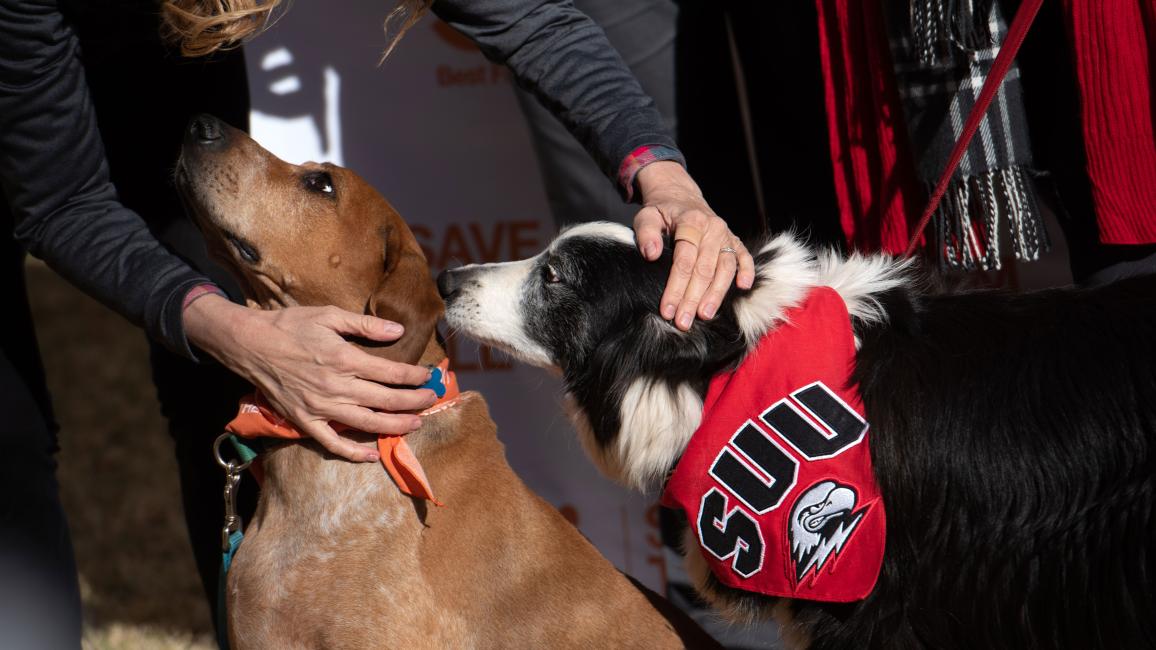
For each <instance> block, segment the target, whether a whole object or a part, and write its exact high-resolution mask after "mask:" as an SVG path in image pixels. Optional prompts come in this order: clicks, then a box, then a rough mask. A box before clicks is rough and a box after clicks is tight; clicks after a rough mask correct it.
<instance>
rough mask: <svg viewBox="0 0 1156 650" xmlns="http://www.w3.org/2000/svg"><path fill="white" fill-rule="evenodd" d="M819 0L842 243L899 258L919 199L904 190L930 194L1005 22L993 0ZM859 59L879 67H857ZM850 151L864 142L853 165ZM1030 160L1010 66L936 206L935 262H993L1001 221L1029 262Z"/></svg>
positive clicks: (1033, 222)
mask: <svg viewBox="0 0 1156 650" xmlns="http://www.w3.org/2000/svg"><path fill="white" fill-rule="evenodd" d="M817 2H818V6H819V15H820V31H821V34H822V40H821V43H823V44H824V45H826V47H825V48H824V49H825V51H824V52H823V53H822V55H823V59H824V70H825V72H826V73H827V74H826V75H825V76H826V82H827V91H828V116H829V124H830V127H831V128H830V130H831V140H832V157H833V161H834V164H835V168H836V185H837V187H836V190H837V193H840V194H841V195H845V196H841V197H840V198H841V201H840V203H841V207H842V208H843V211H844V215H843V220H844V226H845V227H846V226H851V227H850V228H848V229H847V230H846V232H847V234H848V238H849V240H850V242H851V244H852V245H853V246H855V247H857V248H861V249H870V250H873V249H882V250H885V251H887V252H891V253H901V252H902V251H903V249H904V247H905V245H906V243H907V238H908V237H909V236H910V235H909V227H910V226H912V225H913V221H914V219H915V218H916V217H918V213H919V211H920V208H921V207H922V201H924V200H926V193H923V194H919V195H918V198H913V197H912V193H911V191H910V190H909V189H908V188H909V187H910V185H911V184H912V183H913V182H914V183H915V184H916V185H918V184H922V185H923V187H924V188H927V189H930V188H931V187H932V186H934V184H935V182H936V181H937V180H938V179H939V175H940V174H941V173H942V172H943V169H944V167H945V165H946V162H947V158H948V156H949V155H950V153H951V148H952V146H953V145H954V144H955V141H956V139H957V137H958V136H959V133H960V132H961V131H962V128H963V122H964V121H965V120H966V119H967V115H968V113H969V112H970V110H971V108H972V106H973V105H974V103H975V100H976V97H977V96H978V95H979V90H980V88H981V87H982V85H983V81H984V79H985V78H986V76H987V72H988V70H989V69H990V68H991V65H992V62H993V61H994V59H995V55H996V53H997V52H998V47H997V46H996V45H995V44H996V43H999V42H1001V41H1002V39H1003V36H1004V33H1005V31H1006V23H1005V21H1004V20H1003V18H1002V16H1001V15H1000V13H999V9H998V7H997V6H996V4H995V3H994V2H993V1H992V0H908V1H907V2H898V1H894V0H893V1H886V0H817ZM880 32H881V33H880ZM879 50H884V51H879ZM864 62H873V63H872V66H883V67H885V68H887V69H885V70H878V69H869V68H868V69H864V65H865V63H864ZM840 72H841V73H842V74H844V75H851V76H853V75H856V74H859V75H863V74H867V75H869V76H870V78H871V79H872V80H873V83H872V86H873V87H872V88H871V89H870V91H869V92H863V90H862V88H861V87H857V85H856V84H855V83H848V80H847V79H845V78H840V76H839V74H840ZM832 110H834V112H832ZM869 129H870V131H871V132H874V133H883V134H885V137H883V138H882V139H883V140H886V141H887V142H889V143H891V145H892V146H893V147H894V151H884V152H883V154H882V155H880V153H879V152H878V151H871V146H872V145H871V143H869V142H867V140H868V136H869V135H871V133H869V131H868V130H869ZM874 137H876V138H878V136H874ZM875 144H876V145H877V144H878V143H875ZM856 147H861V148H863V149H864V151H862V152H860V153H861V156H860V157H859V158H860V159H859V160H853V159H852V158H850V157H848V156H847V152H848V151H852V150H854V149H855V148H856ZM1030 166H1031V149H1030V142H1029V140H1028V132H1027V122H1026V118H1025V117H1024V109H1023V102H1022V98H1021V91H1020V87H1019V71H1018V69H1017V68H1016V67H1013V68H1012V69H1011V71H1010V72H1009V74H1008V76H1007V78H1006V79H1005V81H1004V83H1003V86H1002V87H1001V90H1000V93H999V95H998V96H997V98H996V100H995V102H993V105H992V108H991V109H989V111H988V114H987V117H986V118H985V119H984V121H983V124H982V125H981V127H980V130H979V133H978V135H977V137H976V139H975V140H974V141H973V142H972V144H971V146H970V148H969V149H968V153H967V155H966V156H965V157H964V159H963V162H962V163H961V165H960V168H959V170H958V171H957V172H956V173H955V176H954V178H953V180H952V184H951V186H950V187H949V188H948V191H947V194H946V196H945V197H944V201H943V202H942V204H941V206H940V208H939V211H938V212H937V213H936V216H935V220H934V228H935V236H936V244H937V246H936V251H937V253H938V255H939V258H940V261H941V263H942V264H943V265H944V266H947V267H953V268H964V269H973V268H977V267H978V268H982V269H998V268H999V267H1000V256H1001V246H1000V242H1001V237H1003V235H1001V232H1002V231H1004V230H1005V226H1004V225H1003V224H1004V223H1006V224H1007V227H1006V229H1007V230H1008V231H1010V235H1011V247H1012V251H1013V252H1014V254H1015V256H1016V258H1018V259H1021V260H1034V259H1037V258H1038V257H1039V254H1040V252H1041V251H1043V250H1046V249H1047V247H1048V242H1047V234H1046V232H1045V230H1044V226H1043V220H1042V218H1041V216H1040V212H1039V208H1038V206H1037V203H1036V199H1035V196H1034V190H1033V188H1032V185H1031V181H1030V179H1029V172H1028V169H1029V168H1030ZM886 188H892V189H891V191H887V190H886ZM865 197H866V198H865ZM874 232H878V233H882V236H879V237H876V236H875V235H874V234H873V233H874Z"/></svg>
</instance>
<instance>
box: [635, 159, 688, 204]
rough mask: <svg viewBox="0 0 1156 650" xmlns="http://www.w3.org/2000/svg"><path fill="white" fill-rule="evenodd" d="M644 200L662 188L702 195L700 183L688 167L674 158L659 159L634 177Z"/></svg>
mask: <svg viewBox="0 0 1156 650" xmlns="http://www.w3.org/2000/svg"><path fill="white" fill-rule="evenodd" d="M634 182H635V184H636V185H637V186H638V191H639V192H641V193H642V200H643V201H644V202H645V201H646V198H647V197H648V196H650V195H652V194H654V193H655V192H658V191H660V190H665V189H670V188H677V189H680V190H683V191H690V192H692V193H694V194H696V195H699V196H701V195H702V191H701V190H699V187H698V184H697V183H695V182H694V179H693V178H691V177H690V174H688V173H687V171H686V168H685V167H683V166H682V165H681V164H679V163H677V162H675V161H673V160H657V161H655V162H652V163H650V164H649V165H646V166H645V167H643V168H642V169H640V170H638V173H637V174H636V175H635V177H634Z"/></svg>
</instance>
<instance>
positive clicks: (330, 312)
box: [321, 307, 405, 341]
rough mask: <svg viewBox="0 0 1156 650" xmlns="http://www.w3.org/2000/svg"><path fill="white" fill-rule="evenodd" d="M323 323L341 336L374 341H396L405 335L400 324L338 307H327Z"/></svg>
mask: <svg viewBox="0 0 1156 650" xmlns="http://www.w3.org/2000/svg"><path fill="white" fill-rule="evenodd" d="M321 322H322V323H323V324H325V325H326V326H328V327H331V328H332V329H333V330H334V331H336V332H338V333H340V334H352V335H353V336H360V337H362V338H367V339H371V340H373V341H396V340H397V339H399V338H401V335H402V334H404V333H405V328H404V327H402V326H401V324H400V323H395V322H393V321H388V320H385V319H382V318H378V317H376V316H370V315H369V314H355V313H353V312H349V311H345V310H344V309H339V308H337V307H326V308H325V311H324V314H323V316H322V319H321Z"/></svg>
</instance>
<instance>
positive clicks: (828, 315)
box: [663, 287, 886, 602]
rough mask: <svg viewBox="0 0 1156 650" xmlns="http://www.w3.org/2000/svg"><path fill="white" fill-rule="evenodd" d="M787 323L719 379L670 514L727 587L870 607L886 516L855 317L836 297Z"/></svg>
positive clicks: (806, 304)
mask: <svg viewBox="0 0 1156 650" xmlns="http://www.w3.org/2000/svg"><path fill="white" fill-rule="evenodd" d="M785 316H786V318H785V322H783V323H782V324H781V325H779V326H778V327H777V328H775V329H774V330H772V331H771V332H769V333H767V334H766V335H765V336H764V337H763V339H762V340H761V341H760V342H759V343H758V345H757V346H756V347H755V349H754V350H753V351H752V352H751V353H750V354H749V355H748V356H747V357H746V359H744V360H743V362H742V363H741V364H740V365H739V367H738V368H737V369H735V370H734V371H733V372H730V373H723V374H721V375H719V376H717V377H715V378H714V379H713V380H712V382H711V384H710V387H709V389H708V391H707V395H706V400H705V402H704V409H703V418H702V424H701V425H700V426H699V428H698V430H697V431H695V433H694V435H693V437H692V438H691V440H690V443H689V444H688V446H687V449H686V452H685V453H684V454H683V456H682V458H681V459H680V460H679V462H678V466H677V467H676V468H675V470H674V472H673V474H672V475H671V478H670V481H669V483H668V484H667V487H666V490H665V492H664V494H663V504H664V505H666V506H668V507H671V508H677V509H681V510H683V511H684V512H685V513H686V516H687V520H688V522H689V525H690V526H691V529H692V530H693V531H694V533H695V537H696V538H697V541H698V544H699V547H700V548H699V549H698V550H699V551H700V552H701V553H702V554H703V557H705V558H706V560H707V563H708V564H709V565H710V568H711V571H712V572H713V573H714V575H715V577H716V578H718V580H719V581H720V582H722V583H723V584H725V585H727V586H730V587H734V588H737V589H742V590H745V591H751V592H756V593H760V594H765V595H770V596H782V597H788V598H802V599H806V600H816V601H828V602H851V601H855V600H860V599H863V598H865V597H866V596H867V595H868V594H869V593H871V590H872V589H873V588H874V587H875V582H876V580H877V579H878V577H879V569H880V567H881V566H882V563H883V548H884V540H885V534H886V518H885V516H884V512H883V500H882V498H881V497H880V493H879V486H878V485H877V484H876V482H875V478H874V474H873V472H872V469H871V455H870V451H869V447H868V444H867V439H868V428H869V427H868V424H867V420H866V418H865V416H864V409H863V404H862V401H861V400H860V397H859V392H858V389H857V388H856V387H854V386H852V385H851V383H850V382H851V371H852V369H853V368H854V362H855V343H854V338H853V334H852V332H851V320H850V316H849V315H848V313H847V307H846V305H845V304H844V302H843V299H842V298H841V297H840V296H839V294H838V293H836V292H835V291H834V290H832V289H830V288H827V287H820V288H816V289H814V290H812V291H811V293H810V294H809V295H808V296H807V298H806V299H805V300H804V301H803V303H802V304H801V305H799V306H798V307H796V308H793V309H791V310H789V311H788V312H787V313H786V315H785ZM688 552H693V551H692V550H688Z"/></svg>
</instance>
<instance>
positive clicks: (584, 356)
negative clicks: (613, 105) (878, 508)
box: [438, 223, 1156, 648]
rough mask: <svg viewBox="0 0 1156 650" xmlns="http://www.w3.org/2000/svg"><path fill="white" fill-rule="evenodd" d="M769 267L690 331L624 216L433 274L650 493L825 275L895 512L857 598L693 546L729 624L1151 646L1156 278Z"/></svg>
mask: <svg viewBox="0 0 1156 650" xmlns="http://www.w3.org/2000/svg"><path fill="white" fill-rule="evenodd" d="M756 263H757V267H758V279H757V281H756V283H755V286H754V287H753V288H752V289H751V290H749V291H738V290H732V291H731V293H730V295H729V296H728V298H727V300H726V301H725V303H724V305H723V306H722V308H721V309H720V310H719V314H718V316H716V317H715V318H714V319H713V320H711V321H708V322H698V323H696V324H695V325H694V327H693V328H692V329H691V331H690V332H687V333H682V332H680V331H678V330H677V329H675V328H674V327H673V326H672V325H670V324H669V323H668V322H666V321H664V320H662V318H661V317H660V316H659V315H658V300H659V297H660V296H661V294H662V289H663V286H664V284H665V282H666V278H667V275H668V273H669V269H670V253H669V247H668V251H667V253H666V255H665V257H664V261H663V262H662V263H648V262H646V261H644V260H643V259H642V257H641V256H640V255H638V253H637V252H636V249H635V244H634V239H633V234H632V232H631V231H630V230H629V229H628V228H625V227H623V226H618V225H614V224H606V223H592V224H584V225H581V226H577V227H574V228H571V229H569V230H567V231H565V232H564V233H562V234H561V235H560V236H559V237H558V238H557V240H556V241H554V242H553V243H552V244H551V245H550V247H549V248H548V249H547V250H546V251H544V252H542V253H541V254H539V255H537V256H536V257H533V258H531V259H528V260H523V261H518V262H508V263H504V264H486V265H471V266H466V267H463V268H459V269H455V270H451V271H447V272H445V273H443V274H442V275H441V277H440V278H439V279H438V286H439V288H440V290H441V292H442V295H443V297H444V298H445V299H446V303H447V312H446V314H447V319H448V321H449V323H450V326H451V327H452V328H455V329H457V330H460V331H461V332H464V333H466V334H468V335H469V336H471V337H473V338H475V339H477V340H479V341H482V342H484V343H488V344H490V345H494V346H497V347H499V348H501V349H504V350H506V351H508V352H509V353H511V354H512V355H514V356H516V357H518V358H520V359H522V360H524V361H526V362H527V363H530V364H533V365H537V366H543V367H552V368H557V369H559V370H560V372H561V374H562V377H563V381H564V384H565V389H566V392H567V395H568V397H569V398H570V401H571V403H572V405H573V417H574V420H575V423H576V426H577V428H578V430H579V432H580V435H581V436H582V438H583V443H584V445H585V446H586V448H587V450H588V451H589V453H590V455H591V457H592V458H593V459H594V461H595V462H596V463H597V464H598V465H599V466H600V467H601V468H602V469H603V470H604V471H605V472H606V473H607V474H609V475H610V476H612V477H614V478H616V479H618V480H619V481H621V482H623V483H625V484H627V485H630V486H633V487H635V488H638V489H640V490H655V489H661V486H662V483H663V480H664V477H666V476H667V474H668V472H669V471H670V470H671V468H672V466H674V465H675V463H676V462H677V461H678V459H679V457H680V455H681V454H682V453H683V450H684V449H685V448H686V446H687V444H688V441H689V440H690V437H691V435H692V434H693V433H694V432H695V430H696V429H697V428H698V426H699V424H700V419H701V415H702V409H703V396H704V394H705V391H706V388H707V384H708V382H709V380H710V379H711V378H712V377H713V376H714V375H716V374H717V373H719V372H723V371H726V370H728V369H731V368H733V367H735V366H736V364H738V363H739V362H740V361H741V360H742V359H743V358H744V356H745V355H746V354H747V353H748V352H749V351H750V349H751V347H752V346H753V345H754V344H755V343H756V342H758V341H759V340H760V338H761V337H762V336H763V335H764V334H765V333H766V332H768V331H769V330H772V329H773V328H776V327H777V326H779V325H780V324H781V323H782V318H783V315H784V312H785V311H786V310H788V309H789V308H791V307H792V306H794V305H795V304H796V303H798V301H800V300H801V299H802V298H803V296H804V295H805V294H807V292H808V291H810V290H811V289H812V288H814V287H820V286H827V287H831V288H833V289H834V290H835V291H836V292H838V294H839V296H841V297H842V299H843V301H844V302H845V304H846V307H847V310H848V312H849V313H850V316H851V320H852V331H853V332H854V337H855V343H856V345H857V352H855V353H854V354H855V368H856V370H855V372H854V376H853V379H854V381H855V382H857V383H858V387H859V394H860V395H861V397H862V401H863V405H864V408H865V411H866V416H867V421H868V422H870V427H871V432H872V433H871V438H870V455H871V458H872V461H873V464H874V471H875V476H876V480H877V482H878V485H879V489H880V492H881V494H882V498H883V501H884V503H885V505H886V508H887V513H888V514H887V522H886V524H887V527H886V551H885V555H884V559H883V566H882V570H881V572H880V574H879V578H878V582H877V583H876V585H875V588H874V590H873V591H872V592H871V593H870V595H869V596H868V597H867V598H866V599H864V600H861V601H858V602H854V603H849V604H824V603H815V602H810V601H799V600H793V601H789V600H786V599H776V598H771V597H766V596H760V595H755V594H750V593H747V592H742V591H739V590H735V589H732V588H730V587H726V586H724V585H722V584H721V583H720V582H719V581H718V580H716V579H715V578H714V577H713V576H712V575H711V573H710V571H709V570H708V568H707V565H706V563H705V561H704V560H703V558H702V557H701V555H700V553H698V552H695V550H694V549H696V548H697V546H696V545H695V544H692V543H689V540H688V550H689V552H688V558H687V560H688V566H689V569H690V572H691V575H692V577H693V578H694V579H695V581H696V583H697V586H698V588H699V589H700V592H701V593H702V594H703V595H704V596H705V597H706V598H707V599H708V600H709V601H710V602H711V603H712V604H714V605H715V606H716V607H718V608H719V609H720V610H721V611H722V612H723V613H724V614H726V615H728V616H730V617H732V618H734V619H737V620H744V619H746V620H749V619H751V618H754V617H758V616H762V615H766V614H774V615H775V617H776V618H777V619H778V620H779V621H780V623H781V624H782V625H783V631H784V636H785V637H786V638H788V639H789V640H791V641H792V642H793V643H794V645H797V646H799V647H810V648H925V647H930V648H1057V647H1066V648H1143V647H1156V453H1154V449H1153V447H1154V445H1156V276H1150V277H1139V278H1132V279H1129V280H1124V281H1121V282H1118V283H1116V284H1113V285H1110V286H1107V287H1103V288H1098V289H1087V290H1084V289H1061V290H1052V291H1044V292H1037V293H1027V294H1018V295H1017V294H1012V293H1007V292H997V291H980V292H969V293H961V294H956V295H946V294H935V293H933V292H931V291H928V290H926V289H925V288H923V283H922V282H921V281H919V280H917V277H918V273H917V271H915V270H913V269H912V268H911V267H910V265H909V264H907V263H905V262H901V261H898V260H893V259H890V258H886V257H882V256H872V257H863V256H855V255H853V256H851V257H849V258H843V257H841V256H838V255H835V254H830V253H819V254H816V253H814V252H812V251H809V250H808V249H807V248H806V247H804V246H803V245H801V244H800V243H799V242H798V241H797V240H795V239H794V238H792V237H790V236H780V237H777V238H775V239H773V240H772V241H770V242H769V243H768V244H766V245H765V246H763V247H762V248H761V249H759V252H758V254H757V255H756Z"/></svg>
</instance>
